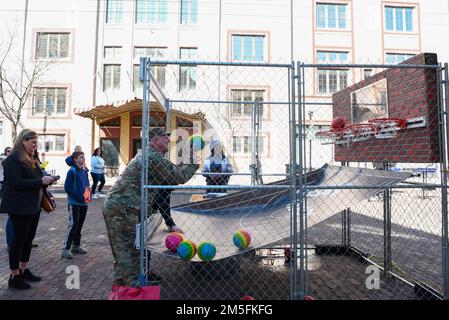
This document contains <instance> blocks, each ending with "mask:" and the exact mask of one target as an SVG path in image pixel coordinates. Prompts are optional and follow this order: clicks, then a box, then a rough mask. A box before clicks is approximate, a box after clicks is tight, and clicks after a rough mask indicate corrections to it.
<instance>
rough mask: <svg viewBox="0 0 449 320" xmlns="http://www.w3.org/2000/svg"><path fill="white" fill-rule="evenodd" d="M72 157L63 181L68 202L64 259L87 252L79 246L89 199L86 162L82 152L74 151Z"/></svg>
mask: <svg viewBox="0 0 449 320" xmlns="http://www.w3.org/2000/svg"><path fill="white" fill-rule="evenodd" d="M72 158H73V160H74V163H75V164H74V166H72V167H71V168H70V169H69V171H68V172H67V177H66V179H65V183H64V191H65V192H66V193H67V203H68V228H67V234H66V238H65V241H64V249H63V251H62V258H65V259H73V253H78V254H85V253H87V250H86V249H84V248H83V247H81V229H82V228H83V224H84V220H85V219H86V214H87V207H88V203H89V201H90V186H89V177H88V175H87V170H86V169H85V166H84V165H85V162H86V159H85V157H84V153H83V152H82V151H75V152H74V153H73V154H72ZM72 244H73V248H72ZM70 248H72V250H70Z"/></svg>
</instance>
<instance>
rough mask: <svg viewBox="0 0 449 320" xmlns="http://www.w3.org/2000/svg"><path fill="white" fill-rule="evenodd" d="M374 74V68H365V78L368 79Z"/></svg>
mask: <svg viewBox="0 0 449 320" xmlns="http://www.w3.org/2000/svg"><path fill="white" fill-rule="evenodd" d="M372 75H373V69H363V79H364V80H365V79H368V78H369V77H371V76H372Z"/></svg>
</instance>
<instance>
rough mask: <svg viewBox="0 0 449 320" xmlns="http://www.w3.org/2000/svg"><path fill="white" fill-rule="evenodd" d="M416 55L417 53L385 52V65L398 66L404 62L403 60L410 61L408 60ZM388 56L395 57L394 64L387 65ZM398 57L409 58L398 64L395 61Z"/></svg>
mask: <svg viewBox="0 0 449 320" xmlns="http://www.w3.org/2000/svg"><path fill="white" fill-rule="evenodd" d="M416 54H417V53H404V52H388V51H387V52H385V56H384V58H385V63H387V64H400V63H402V62H404V61H405V60H408V59H410V58H413V57H414V56H416ZM389 56H395V57H396V58H395V62H394V63H389V62H388V57H389ZM398 56H409V57H407V58H406V59H404V60H402V61H400V62H398V59H397V57H398Z"/></svg>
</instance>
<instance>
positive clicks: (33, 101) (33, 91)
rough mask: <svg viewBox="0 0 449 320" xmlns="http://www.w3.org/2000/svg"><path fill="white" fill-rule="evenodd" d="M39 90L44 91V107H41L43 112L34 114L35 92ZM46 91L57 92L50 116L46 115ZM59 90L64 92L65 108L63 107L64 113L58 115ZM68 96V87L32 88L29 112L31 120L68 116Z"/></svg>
mask: <svg viewBox="0 0 449 320" xmlns="http://www.w3.org/2000/svg"><path fill="white" fill-rule="evenodd" d="M38 89H41V90H45V94H44V96H43V97H44V98H43V99H44V105H43V111H42V113H35V110H36V107H35V106H36V98H37V94H36V93H35V91H36V90H38ZM48 90H57V91H56V94H55V95H54V99H55V104H54V112H53V113H52V114H48V113H47V110H48V108H47V107H46V106H47V99H48ZM59 90H65V106H64V113H58V112H57V110H58V107H59V105H58V102H59V99H58V98H59V96H58V93H59ZM69 95H70V88H69V87H68V86H38V87H33V88H32V100H31V112H30V117H32V118H42V117H48V118H61V117H67V116H69Z"/></svg>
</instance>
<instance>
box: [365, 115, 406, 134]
mask: <svg viewBox="0 0 449 320" xmlns="http://www.w3.org/2000/svg"><path fill="white" fill-rule="evenodd" d="M368 122H369V123H370V124H371V125H372V127H373V128H374V136H375V137H376V139H391V138H394V137H396V135H397V134H398V132H399V131H401V130H402V129H406V128H407V121H406V120H404V119H399V118H380V119H372V120H368Z"/></svg>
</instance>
